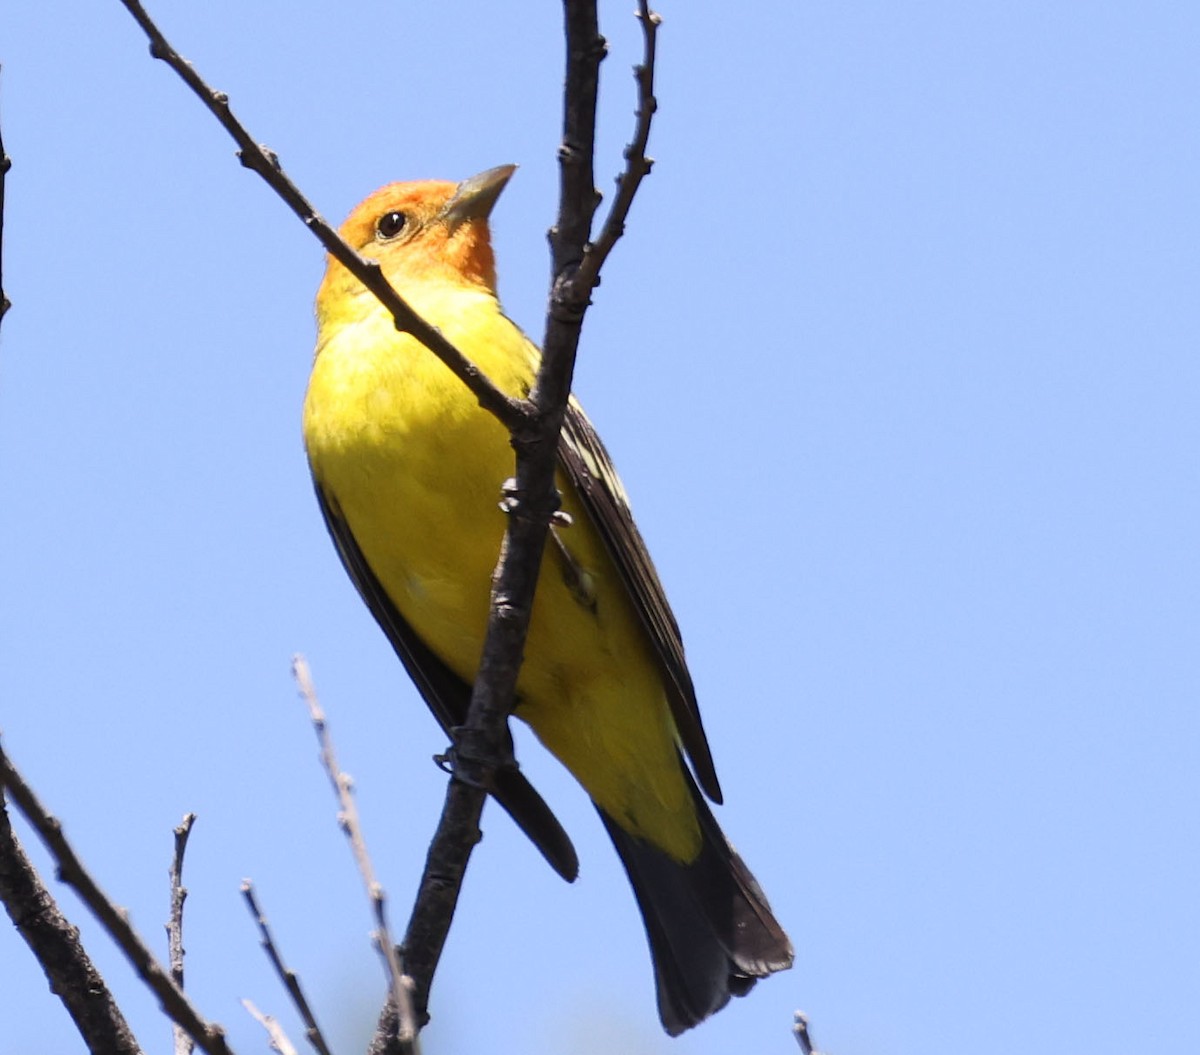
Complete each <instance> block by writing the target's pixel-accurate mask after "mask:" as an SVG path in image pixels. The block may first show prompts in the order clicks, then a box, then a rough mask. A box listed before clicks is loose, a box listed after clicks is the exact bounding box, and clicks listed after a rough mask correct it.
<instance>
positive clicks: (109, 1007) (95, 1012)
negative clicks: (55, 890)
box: [0, 772, 142, 1055]
mask: <svg viewBox="0 0 1200 1055" xmlns="http://www.w3.org/2000/svg"><path fill="white" fill-rule="evenodd" d="M4 784H5V780H4V774H3V772H0V790H2V789H3V786H4ZM0 901H3V902H4V907H5V909H6V910H7V912H8V915H9V918H10V919H11V920H12V922H13V925H14V926H15V927H16V928H17V930H18V931H19V932H20V934H21V937H22V938H24V939H25V943H26V944H27V945H28V946H29V948H30V950H31V951H32V952H33V955H34V956H35V957H36V958H37V961H38V963H39V964H40V965H41V968H42V970H43V971H44V972H45V974H46V978H47V979H48V980H49V982H50V989H51V991H52V992H53V993H55V994H56V995H57V996H58V998H59V999H60V1000H61V1001H62V1002H63V1006H64V1007H65V1008H66V1009H67V1013H68V1014H69V1015H70V1016H71V1018H72V1019H73V1020H74V1022H75V1028H76V1029H78V1030H79V1035H80V1036H81V1037H83V1041H84V1043H85V1044H86V1045H87V1046H88V1050H89V1051H105V1052H112V1055H142V1049H141V1048H140V1047H139V1046H138V1042H137V1040H136V1039H135V1038H134V1036H133V1033H132V1032H130V1029H129V1025H128V1023H127V1022H126V1021H125V1017H124V1016H123V1015H122V1014H121V1009H120V1008H119V1007H117V1003H116V1001H115V1000H114V999H113V996H112V993H110V992H109V990H108V986H107V985H105V983H104V979H103V978H102V977H101V975H100V972H99V971H97V970H96V968H95V966H94V965H93V964H92V961H91V958H90V957H89V956H88V954H87V952H86V951H85V950H84V948H83V945H82V944H81V943H80V941H79V931H78V930H77V929H76V928H75V927H72V926H71V924H70V922H68V920H67V918H66V917H65V916H64V915H63V914H62V912H61V911H60V910H59V907H58V905H57V904H56V903H55V901H54V898H53V897H52V896H51V894H50V891H49V890H47V889H46V887H45V885H44V884H43V883H42V880H41V878H40V877H39V876H38V874H37V872H36V871H35V870H34V867H33V865H32V864H31V863H30V861H29V858H28V857H26V856H25V851H24V850H23V849H22V848H21V844H20V843H19V842H18V841H17V836H16V833H15V832H14V831H13V830H12V824H11V822H10V820H9V816H8V811H7V809H6V808H5V805H4V798H3V795H0Z"/></svg>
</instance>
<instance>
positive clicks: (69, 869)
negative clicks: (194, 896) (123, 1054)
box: [0, 748, 233, 1055]
mask: <svg viewBox="0 0 1200 1055" xmlns="http://www.w3.org/2000/svg"><path fill="white" fill-rule="evenodd" d="M0 785H2V786H5V787H7V788H8V791H9V794H10V797H11V799H12V801H13V802H15V803H16V805H17V807H18V808H19V809H20V811H21V812H22V813H23V814H24V815H25V818H26V820H28V821H29V823H30V824H31V825H33V828H34V830H35V831H36V832H37V833H38V836H39V837H40V838H41V840H42V842H43V843H45V844H46V849H48V850H49V851H50V853H51V854H52V855H53V857H54V859H55V861H57V863H58V876H59V878H60V879H61V880H62V881H63V882H64V883H66V884H67V885H68V886H71V887H74V888H75V892H76V893H77V894H78V895H79V896H80V897H81V898H83V902H84V904H85V905H87V907H88V908H89V909H91V911H92V914H93V915H94V916H95V917H96V918H97V919H98V920H99V921H100V923H101V925H102V926H103V927H104V929H105V930H106V931H108V933H109V935H111V937H112V939H113V941H115V942H116V943H117V946H118V948H120V950H121V951H122V952H123V953H124V954H125V958H126V959H127V960H128V961H129V962H130V964H131V965H132V966H133V969H134V970H135V971H136V972H137V975H138V977H139V978H141V980H142V981H143V982H144V983H145V984H146V986H147V987H148V988H149V989H150V991H151V992H152V993H153V994H154V995H155V996H156V997H158V1002H159V1006H160V1007H161V1008H162V1009H163V1011H164V1012H165V1013H166V1015H167V1016H168V1017H169V1018H170V1019H171V1020H172V1021H174V1022H178V1023H179V1025H181V1026H182V1027H183V1028H184V1029H186V1030H187V1031H188V1032H189V1033H190V1034H191V1035H192V1037H193V1039H194V1040H195V1041H196V1044H197V1045H198V1046H199V1047H200V1048H201V1050H203V1051H204V1052H206V1053H207V1055H233V1049H232V1048H230V1047H229V1045H228V1044H227V1043H226V1041H225V1031H224V1029H222V1028H221V1026H219V1025H217V1024H216V1023H210V1022H206V1021H205V1020H204V1019H203V1018H202V1017H201V1016H200V1013H199V1012H198V1011H197V1010H196V1009H195V1008H194V1007H192V1004H191V1002H190V1001H189V1000H188V998H187V997H186V996H185V995H184V993H183V990H181V989H180V988H179V987H178V986H177V985H176V984H175V982H174V981H173V980H172V978H171V976H170V974H169V973H168V972H167V970H166V969H165V968H164V967H163V966H162V964H160V963H159V962H158V960H157V959H155V956H154V954H153V953H152V952H151V951H150V949H149V948H148V947H147V946H146V943H145V942H144V941H142V939H141V938H139V937H138V935H137V932H136V931H134V929H133V927H132V925H131V924H130V922H129V920H128V918H127V917H126V914H125V913H124V912H123V911H122V910H121V909H119V908H117V906H116V905H114V904H113V903H112V902H111V901H109V900H108V898H107V897H105V896H104V893H103V891H101V889H100V888H99V887H98V886H97V885H96V881H95V880H94V879H92V877H91V875H90V874H89V873H88V871H87V869H85V868H84V867H83V862H82V861H80V860H79V858H78V857H77V856H76V854H75V851H74V850H73V849H72V848H71V844H70V843H68V842H67V839H66V836H64V835H63V831H62V825H60V824H59V822H58V821H57V820H55V818H53V817H51V816H50V814H49V813H47V812H46V809H45V807H44V806H43V805H42V804H41V802H39V801H38V798H37V796H36V795H35V794H34V793H33V789H32V788H30V787H29V785H28V784H26V783H25V780H24V778H23V777H22V776H21V774H20V773H18V772H17V771H16V769H14V768H13V765H12V763H11V762H10V761H9V759H8V756H7V755H6V754H5V753H4V750H3V749H2V748H0ZM97 1050H101V1051H102V1050H104V1049H103V1048H100V1049H97Z"/></svg>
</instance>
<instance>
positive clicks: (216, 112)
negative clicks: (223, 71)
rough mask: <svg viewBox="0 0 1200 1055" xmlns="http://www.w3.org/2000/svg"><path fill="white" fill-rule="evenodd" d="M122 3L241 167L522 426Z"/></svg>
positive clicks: (218, 95)
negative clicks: (225, 136) (227, 139)
mask: <svg viewBox="0 0 1200 1055" xmlns="http://www.w3.org/2000/svg"><path fill="white" fill-rule="evenodd" d="M121 3H122V4H124V6H125V9H126V10H127V11H128V12H129V13H130V14H131V15H132V16H133V18H134V20H135V21H136V22H137V24H138V25H139V26H141V28H142V31H143V32H144V33H145V34H146V37H147V38H148V39H149V41H150V54H151V56H152V57H154V58H156V59H161V60H162V61H163V62H165V63H166V64H167V65H168V66H170V67H171V69H173V70H174V71H175V72H176V73H177V74H178V75H179V76H180V78H181V79H182V80H183V82H184V83H185V84H186V85H187V86H188V87H189V88H191V90H192V91H193V92H194V93H195V94H196V96H197V97H198V98H199V99H200V101H201V102H202V103H204V105H205V106H206V107H207V108H208V110H209V112H210V113H212V115H213V116H214V117H215V118H216V119H217V120H218V121H220V122H221V126H222V127H223V128H224V129H225V131H226V132H228V133H229V134H230V136H231V137H232V138H233V140H234V142H235V143H237V145H238V158H239V159H240V160H241V163H242V165H244V166H245V167H246V168H248V169H250V170H251V171H253V172H257V173H258V175H259V176H261V177H262V178H263V179H264V180H265V181H266V183H267V185H268V186H270V188H271V189H272V190H273V191H275V193H276V194H277V195H279V197H280V198H281V199H282V200H283V202H284V204H286V205H287V207H288V208H289V209H291V210H292V212H294V213H295V214H296V215H297V216H298V217H299V218H300V219H301V220H302V221H303V222H304V225H305V226H306V227H307V228H308V229H309V230H310V231H312V232H313V234H314V235H316V237H317V239H318V240H319V241H320V242H321V244H322V245H323V246H324V247H325V249H326V250H327V251H328V252H329V253H330V255H331V256H333V257H335V258H336V259H337V260H338V262H339V263H340V264H342V265H343V266H344V267H345V268H346V270H347V271H349V272H350V273H351V274H352V275H353V276H354V277H355V278H357V279H358V280H359V281H360V282H361V283H362V284H363V285H364V286H366V288H367V289H369V290H370V291H371V292H372V293H374V294H375V296H376V297H377V298H378V299H379V301H380V303H381V304H383V306H384V307H385V308H387V310H388V311H389V312H391V314H392V318H393V319H395V322H396V329H398V330H400V331H401V332H402V333H409V334H411V335H412V336H413V337H415V338H416V339H417V340H418V341H420V342H421V343H422V344H423V345H425V347H426V348H428V349H429V350H430V351H431V352H433V354H434V355H436V356H437V357H438V358H439V359H440V360H441V361H442V362H443V363H445V364H446V366H448V367H449V368H450V369H451V370H452V371H453V372H454V374H455V376H457V377H458V378H459V379H460V380H461V381H462V382H463V384H465V385H466V386H467V387H468V388H469V389H470V390H471V391H472V393H474V395H475V398H476V399H478V400H479V404H480V406H482V407H483V408H484V409H485V410H487V411H489V412H491V413H492V414H494V415H495V416H496V417H497V418H499V419H500V421H501V422H503V423H504V424H505V425H506V426H508V427H509V428H510V429H512V428H517V427H518V426H520V425H521V424H522V423H523V422H524V421H525V420H526V418H527V416H528V415H527V411H526V410H525V408H524V405H523V404H522V403H521V402H520V401H519V400H516V399H512V398H511V397H509V396H508V395H506V394H505V393H504V392H502V391H501V390H500V389H499V388H497V387H496V386H495V385H494V384H492V382H491V381H490V380H489V379H488V378H487V376H486V375H485V374H484V373H483V372H482V371H481V370H480V369H479V368H478V367H477V366H476V365H475V364H474V363H472V362H471V361H470V360H469V359H468V358H467V357H466V356H465V355H463V353H462V352H460V351H459V350H458V349H457V348H455V347H454V345H452V344H451V343H450V342H449V341H448V340H446V338H445V337H443V336H442V333H441V331H440V330H438V329H437V327H435V326H431V325H430V324H429V323H427V322H426V321H425V320H424V319H422V318H421V317H420V316H419V315H418V314H417V313H416V312H415V311H413V309H412V308H411V307H410V306H409V305H408V303H407V301H405V300H404V298H403V297H401V296H400V294H398V293H397V292H396V291H395V290H394V289H392V287H391V285H390V284H389V283H388V281H387V279H386V278H385V277H384V275H383V269H382V268H381V267H380V266H379V264H378V262H377V261H375V260H370V259H368V258H367V257H364V256H361V255H360V254H359V253H357V252H355V251H354V249H353V248H352V247H351V246H350V244H349V243H348V242H346V241H345V240H344V239H343V238H342V237H341V236H340V235H339V234H338V233H337V231H336V230H335V229H334V228H333V227H332V226H330V224H329V223H328V222H327V221H326V220H325V219H324V218H323V217H322V216H320V214H318V212H317V211H316V209H315V208H313V206H312V204H311V203H310V202H309V200H308V199H307V198H306V197H305V196H304V195H303V194H302V193H301V191H300V188H299V187H297V186H296V184H295V183H293V182H292V181H291V179H290V178H289V177H288V175H287V174H286V173H285V172H284V171H283V167H282V165H281V164H280V162H279V156H278V155H277V154H276V153H275V152H274V151H273V150H270V149H268V148H267V147H265V146H263V145H262V144H260V143H258V142H257V141H256V140H255V139H254V137H253V136H251V135H250V133H249V132H247V131H246V128H245V126H244V125H243V124H242V123H241V122H240V121H239V120H238V119H237V118H236V117H234V115H233V111H232V110H231V109H230V107H229V96H227V95H226V94H225V93H224V92H219V91H215V90H214V89H212V88H210V87H209V86H208V84H207V83H205V81H204V80H203V78H202V77H201V76H200V75H199V74H198V73H197V72H196V70H195V67H194V66H192V64H191V63H190V62H188V61H187V60H186V59H185V58H183V56H181V55H180V54H179V53H178V52H177V51H176V50H175V49H174V48H173V47H172V46H171V44H170V42H169V41H168V40H167V38H166V37H164V36H163V34H162V31H161V30H160V29H159V28H158V26H157V25H155V23H154V21H153V20H152V19H151V18H150V16H149V15H148V14H147V13H146V10H145V8H144V7H142V5H141V4H140V3H139V2H138V0H121Z"/></svg>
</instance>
